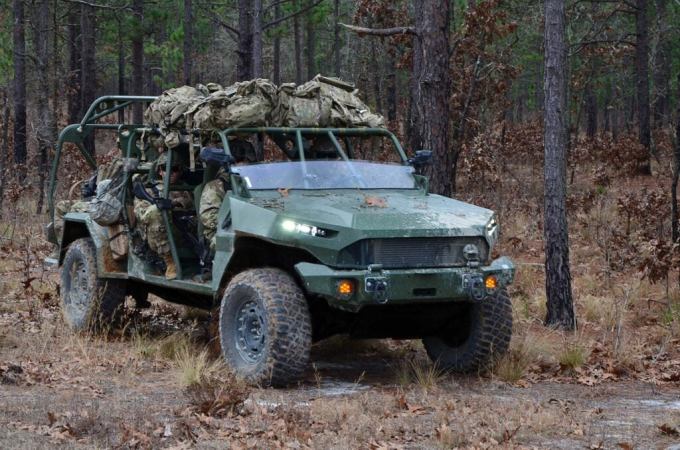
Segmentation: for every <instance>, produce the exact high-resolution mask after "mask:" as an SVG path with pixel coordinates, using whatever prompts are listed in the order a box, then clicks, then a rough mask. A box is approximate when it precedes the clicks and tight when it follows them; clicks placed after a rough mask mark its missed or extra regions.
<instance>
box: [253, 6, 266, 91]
mask: <svg viewBox="0 0 680 450" xmlns="http://www.w3.org/2000/svg"><path fill="white" fill-rule="evenodd" d="M252 5H253V6H252V8H253V13H252V17H253V20H252V24H253V28H252V34H253V38H252V52H253V54H252V69H251V78H262V74H263V73H264V72H263V70H262V0H253V1H252Z"/></svg>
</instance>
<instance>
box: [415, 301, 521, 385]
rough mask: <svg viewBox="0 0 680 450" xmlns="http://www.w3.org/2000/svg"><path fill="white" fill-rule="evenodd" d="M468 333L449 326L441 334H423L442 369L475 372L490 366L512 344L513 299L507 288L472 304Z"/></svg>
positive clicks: (427, 348)
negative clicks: (463, 333) (427, 335)
mask: <svg viewBox="0 0 680 450" xmlns="http://www.w3.org/2000/svg"><path fill="white" fill-rule="evenodd" d="M468 320H469V321H470V322H469V324H468V330H469V332H468V333H467V336H462V337H461V336H455V335H454V334H455V332H456V331H458V330H449V332H448V333H449V334H450V335H447V332H444V333H443V334H442V335H440V336H431V337H426V338H423V344H424V346H425V350H426V351H427V354H428V356H429V357H430V359H432V361H433V362H435V363H436V364H437V365H438V366H439V368H440V369H442V370H447V371H453V372H463V373H465V372H475V371H483V370H486V369H488V368H489V367H490V366H491V365H492V364H493V363H494V362H495V361H497V359H498V358H500V357H501V356H502V355H503V354H504V353H505V352H506V351H507V350H508V347H509V345H510V338H511V337H512V303H511V302H510V297H509V296H508V293H507V292H506V291H505V290H501V291H499V292H498V293H497V294H496V295H493V296H487V297H486V298H485V299H484V300H482V301H480V302H476V303H474V304H472V305H471V306H470V310H469V316H468Z"/></svg>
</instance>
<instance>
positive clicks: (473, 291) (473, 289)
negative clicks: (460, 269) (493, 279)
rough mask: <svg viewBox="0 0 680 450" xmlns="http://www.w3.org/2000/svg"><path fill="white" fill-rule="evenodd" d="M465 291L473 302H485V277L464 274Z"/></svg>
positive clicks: (475, 274)
mask: <svg viewBox="0 0 680 450" xmlns="http://www.w3.org/2000/svg"><path fill="white" fill-rule="evenodd" d="M463 290H464V291H465V292H467V294H468V295H469V296H470V298H471V299H472V300H477V301H479V300H483V299H484V297H485V296H486V286H485V285H484V277H483V276H482V275H481V274H478V273H466V274H463Z"/></svg>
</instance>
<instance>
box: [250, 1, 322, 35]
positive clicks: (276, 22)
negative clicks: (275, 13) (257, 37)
mask: <svg viewBox="0 0 680 450" xmlns="http://www.w3.org/2000/svg"><path fill="white" fill-rule="evenodd" d="M322 1H323V0H317V1H315V2H314V3H312V4H310V5H307V6H305V7H304V8H302V9H300V10H298V11H295V12H294V13H291V14H288V15H287V16H283V17H281V18H279V19H276V20H272V21H271V22H268V23H265V24H264V25H262V31H264V30H266V29H267V28H271V27H273V26H274V25H278V24H280V23H281V22H284V21H286V20H288V19H292V18H293V17H295V16H299V15H300V14H302V13H305V12H307V11H309V10H310V9H312V8H314V7H316V5H318V4H319V3H321V2H322Z"/></svg>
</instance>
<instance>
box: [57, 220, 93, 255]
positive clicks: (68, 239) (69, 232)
mask: <svg viewBox="0 0 680 450" xmlns="http://www.w3.org/2000/svg"><path fill="white" fill-rule="evenodd" d="M86 237H90V231H89V230H88V229H87V225H86V224H85V223H84V222H72V221H66V222H64V233H63V235H62V238H61V252H60V254H59V264H61V263H63V262H64V256H65V255H66V250H67V249H68V246H69V245H71V243H72V242H73V241H75V240H76V239H80V238H86Z"/></svg>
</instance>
